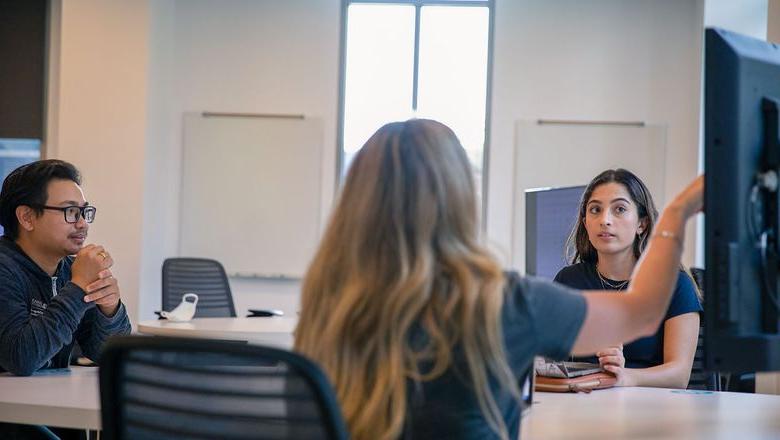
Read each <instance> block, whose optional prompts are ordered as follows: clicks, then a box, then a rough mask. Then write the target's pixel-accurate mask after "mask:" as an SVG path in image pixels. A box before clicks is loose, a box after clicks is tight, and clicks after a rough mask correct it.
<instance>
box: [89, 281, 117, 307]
mask: <svg viewBox="0 0 780 440" xmlns="http://www.w3.org/2000/svg"><path fill="white" fill-rule="evenodd" d="M92 284H95V285H96V286H99V288H96V289H94V290H91V291H88V294H87V295H84V301H85V302H92V301H98V300H100V299H101V298H103V297H106V296H109V295H112V294H114V293H118V292H119V286H118V283H117V281H116V278H113V277H112V278H105V279H102V280H98V281H95V282H94V283H92Z"/></svg>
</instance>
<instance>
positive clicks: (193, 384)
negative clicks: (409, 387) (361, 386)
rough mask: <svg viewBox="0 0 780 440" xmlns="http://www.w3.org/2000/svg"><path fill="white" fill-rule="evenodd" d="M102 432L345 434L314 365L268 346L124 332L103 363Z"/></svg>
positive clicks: (117, 435)
mask: <svg viewBox="0 0 780 440" xmlns="http://www.w3.org/2000/svg"><path fill="white" fill-rule="evenodd" d="M100 400H101V405H102V410H101V412H102V422H103V434H104V437H105V438H106V439H109V440H113V439H117V440H119V439H133V440H136V439H137V440H146V439H155V440H157V439H159V440H166V439H190V438H198V439H206V440H208V439H260V438H262V439H301V438H318V439H346V438H347V430H346V425H345V423H344V421H343V418H342V416H341V412H340V410H339V407H338V404H337V403H336V399H335V394H334V392H333V389H332V387H331V386H330V384H329V382H328V380H327V378H326V377H325V375H324V374H323V373H322V371H321V370H320V368H319V367H317V365H315V364H314V363H313V362H311V361H309V360H308V359H306V358H304V357H303V356H301V355H298V354H295V353H292V352H289V351H285V350H280V349H276V348H270V347H262V346H256V345H247V344H225V343H221V342H218V341H210V340H202V339H180V338H166V337H143V336H124V337H117V338H112V339H110V340H109V342H108V343H107V344H106V348H105V350H104V353H103V356H102V357H101V365H100Z"/></svg>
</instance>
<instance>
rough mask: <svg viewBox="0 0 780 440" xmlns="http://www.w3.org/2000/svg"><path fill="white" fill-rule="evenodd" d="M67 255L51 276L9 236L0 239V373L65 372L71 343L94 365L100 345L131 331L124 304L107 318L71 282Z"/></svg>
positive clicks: (70, 259) (70, 261) (70, 262)
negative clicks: (109, 338)
mask: <svg viewBox="0 0 780 440" xmlns="http://www.w3.org/2000/svg"><path fill="white" fill-rule="evenodd" d="M72 262H73V260H72V258H71V257H66V258H63V259H62V261H60V264H59V266H57V270H56V272H55V274H54V276H53V277H50V276H49V275H48V274H47V273H46V272H44V271H43V269H41V268H40V267H39V266H38V265H37V264H36V263H35V262H34V261H33V260H32V259H30V257H28V256H27V255H26V254H25V253H24V252H23V251H22V249H21V248H20V247H19V246H18V245H17V244H16V243H14V242H13V241H12V240H10V239H9V238H7V237H5V236H3V237H0V371H10V372H11V373H13V374H17V375H22V376H27V375H30V374H32V373H33V372H35V371H37V370H39V369H41V368H65V367H67V366H68V364H69V360H70V354H71V351H72V350H73V344H74V340H75V341H78V343H79V346H80V347H81V349H82V351H83V353H84V355H85V356H87V357H88V358H90V359H92V360H93V361H98V359H99V357H100V356H99V355H100V349H101V347H102V345H103V342H105V340H106V339H107V338H108V337H109V336H110V335H114V334H127V333H130V321H129V319H128V317H127V312H126V311H125V307H124V305H123V304H120V305H119V308H118V309H117V312H116V314H114V316H112V317H108V316H105V315H104V314H103V313H102V312H100V311H99V310H98V309H97V307H96V306H95V304H94V303H86V302H84V295H85V293H84V291H83V290H82V289H81V288H80V287H79V286H77V285H75V284H73V283H71V282H70V277H71V272H70V267H71V264H72Z"/></svg>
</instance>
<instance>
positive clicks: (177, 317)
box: [160, 293, 198, 322]
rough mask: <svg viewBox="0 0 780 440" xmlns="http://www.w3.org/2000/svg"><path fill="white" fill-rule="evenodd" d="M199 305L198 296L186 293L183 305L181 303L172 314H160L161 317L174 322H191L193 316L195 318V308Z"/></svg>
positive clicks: (182, 299) (164, 312)
mask: <svg viewBox="0 0 780 440" xmlns="http://www.w3.org/2000/svg"><path fill="white" fill-rule="evenodd" d="M197 305H198V295H196V294H194V293H185V294H184V295H182V297H181V303H179V305H178V306H176V308H174V309H173V310H171V311H170V312H166V311H164V310H163V311H162V312H160V316H162V317H163V318H165V319H167V320H169V321H174V322H182V321H189V320H190V319H192V317H193V316H195V308H196V307H197Z"/></svg>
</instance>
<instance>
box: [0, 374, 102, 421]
mask: <svg viewBox="0 0 780 440" xmlns="http://www.w3.org/2000/svg"><path fill="white" fill-rule="evenodd" d="M98 382H99V381H98V369H97V368H93V367H71V368H70V371H64V370H53V371H46V370H43V371H41V372H38V373H36V374H34V375H32V376H28V377H21V376H13V375H11V374H10V373H1V374H0V422H7V423H20V424H25V425H46V426H56V427H61V428H75V429H92V430H99V429H100V393H99V386H98Z"/></svg>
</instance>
